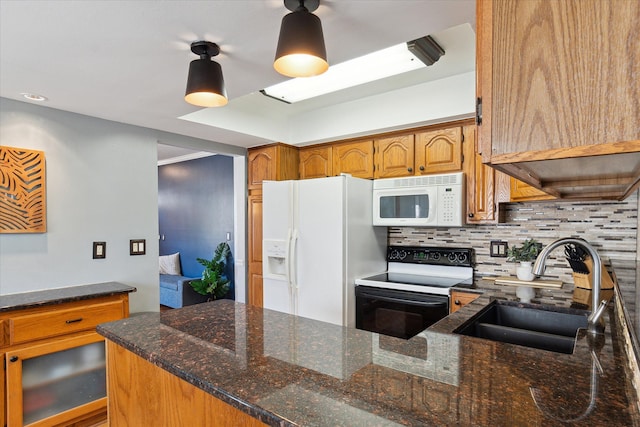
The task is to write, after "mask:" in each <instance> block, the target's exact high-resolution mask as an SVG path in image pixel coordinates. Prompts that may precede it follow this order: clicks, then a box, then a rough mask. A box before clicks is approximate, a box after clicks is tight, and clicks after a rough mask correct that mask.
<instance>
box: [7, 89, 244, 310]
mask: <svg viewBox="0 0 640 427" xmlns="http://www.w3.org/2000/svg"><path fill="white" fill-rule="evenodd" d="M169 139H170V140H174V141H178V143H180V142H184V143H185V144H186V145H189V144H194V140H193V138H186V137H181V136H179V135H173V134H167V133H163V132H159V131H154V130H151V129H145V128H139V127H135V126H129V125H124V124H121V123H115V122H110V121H106V120H101V119H97V118H92V117H87V116H82V115H78V114H73V113H67V112H63V111H60V110H54V109H50V108H43V107H40V106H35V105H32V104H28V103H25V102H17V101H12V100H8V99H5V98H0V141H1V144H2V145H5V146H12V147H19V148H27V149H32V150H41V151H44V152H45V159H46V167H47V181H46V183H47V232H46V233H43V234H0V295H4V294H11V293H17V292H25V291H33V290H42V289H52V288H60V287H67V286H73V285H81V284H89V283H100V282H108V281H117V282H121V283H124V284H127V285H130V286H134V287H136V288H137V289H138V290H137V292H136V293H133V294H131V311H132V312H139V311H157V310H158V309H159V292H158V207H157V202H158V175H157V142H158V140H169ZM182 140H184V141H182ZM207 143H208V142H207V141H200V145H206V144H207ZM209 144H212V145H214V146H216V147H217V148H220V146H219V145H218V144H215V143H209ZM236 148H237V147H234V149H236ZM231 151H233V149H232V150H231ZM130 239H146V241H147V248H146V255H143V256H129V240H130ZM94 241H106V242H107V251H106V255H107V257H106V259H101V260H94V259H92V242H94Z"/></svg>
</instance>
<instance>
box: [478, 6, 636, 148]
mask: <svg viewBox="0 0 640 427" xmlns="http://www.w3.org/2000/svg"><path fill="white" fill-rule="evenodd" d="M478 7H479V9H478V12H479V13H478V19H479V21H478V27H479V37H478V41H479V42H480V43H481V44H480V45H479V46H478V49H477V54H478V62H482V64H481V66H480V68H479V71H480V73H479V76H480V79H481V80H482V82H481V85H480V87H481V90H482V93H481V96H482V113H483V124H482V127H483V128H485V127H486V126H485V125H488V126H490V127H491V129H483V133H482V135H481V136H482V139H484V138H485V137H488V138H489V139H490V141H491V148H492V150H491V152H490V153H486V154H490V156H491V157H493V156H499V155H503V154H512V153H522V152H527V151H540V150H553V149H563V148H576V147H579V146H586V145H591V144H604V143H609V142H616V141H637V140H638V139H640V128H639V127H638V120H637V114H638V111H640V85H638V84H637V81H635V82H633V83H632V81H631V80H629V79H630V78H631V77H630V76H634V75H635V76H638V75H640V61H639V60H638V56H639V55H640V44H639V43H637V42H631V40H636V39H637V35H638V33H639V32H640V18H639V16H640V2H638V1H629V0H607V1H602V0H554V1H548V0H527V1H521V0H499V1H498V0H495V1H486V0H482V1H481V2H479V5H478ZM569 34H570V36H569ZM636 80H637V79H636ZM488 100H489V101H490V103H489V104H487V103H486V101H488ZM604 100H606V101H605V104H606V106H603V101H604ZM488 118H490V120H489V121H487V119H488ZM485 131H486V132H487V133H485ZM566 154H568V153H566Z"/></svg>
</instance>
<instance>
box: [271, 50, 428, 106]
mask: <svg viewBox="0 0 640 427" xmlns="http://www.w3.org/2000/svg"><path fill="white" fill-rule="evenodd" d="M425 66H426V65H425V64H424V63H423V62H422V61H420V60H419V59H418V58H416V56H414V55H413V54H412V53H411V52H410V51H409V49H407V44H406V43H401V44H398V45H395V46H391V47H389V48H386V49H382V50H379V51H377V52H373V53H370V54H368V55H364V56H361V57H359V58H355V59H352V60H349V61H346V62H342V63H340V64H336V65H333V66H331V67H330V68H329V70H328V71H327V72H325V73H324V74H321V75H319V76H315V77H300V78H297V79H291V80H287V81H285V82H282V83H278V84H276V85H273V86H269V87H267V88H265V89H263V90H262V91H261V92H262V93H263V94H265V95H267V96H269V97H272V98H276V99H278V100H281V101H284V102H288V103H294V102H299V101H302V100H305V99H310V98H314V97H316V96H320V95H325V94H327V93H331V92H336V91H338V90H341V89H346V88H349V87H353V86H357V85H361V84H364V83H369V82H372V81H375V80H379V79H384V78H386V77H390V76H394V75H397V74H401V73H405V72H408V71H412V70H416V69H418V68H424V67H425Z"/></svg>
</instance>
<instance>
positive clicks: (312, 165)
mask: <svg viewBox="0 0 640 427" xmlns="http://www.w3.org/2000/svg"><path fill="white" fill-rule="evenodd" d="M331 154H332V150H331V146H330V145H327V146H324V147H313V148H301V149H300V179H307V178H324V177H327V176H332V166H333V159H332V157H331Z"/></svg>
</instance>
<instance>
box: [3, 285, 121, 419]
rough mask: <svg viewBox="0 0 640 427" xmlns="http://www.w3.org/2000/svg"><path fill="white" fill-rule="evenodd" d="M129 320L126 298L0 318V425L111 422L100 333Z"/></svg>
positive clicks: (62, 305)
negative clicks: (108, 325)
mask: <svg viewBox="0 0 640 427" xmlns="http://www.w3.org/2000/svg"><path fill="white" fill-rule="evenodd" d="M128 316H129V297H128V294H126V293H124V294H116V295H110V296H104V297H95V298H91V297H90V298H89V299H86V300H81V301H71V302H64V303H59V304H51V305H43V306H35V307H31V308H21V309H20V308H19V309H16V310H9V311H4V312H2V313H0V332H1V333H0V348H1V349H2V353H1V354H0V356H1V357H2V361H3V364H4V369H3V370H2V374H0V378H1V379H2V382H1V384H0V397H1V398H2V403H1V405H0V407H1V408H2V410H0V425H6V426H8V427H18V426H29V427H44V426H71V425H72V426H74V427H83V426H95V425H99V424H100V423H104V422H106V420H107V395H106V372H105V369H106V358H105V344H104V338H103V337H102V336H100V335H98V334H97V333H96V332H95V327H96V325H98V324H99V323H104V322H109V321H113V320H118V319H122V318H124V317H128Z"/></svg>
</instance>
